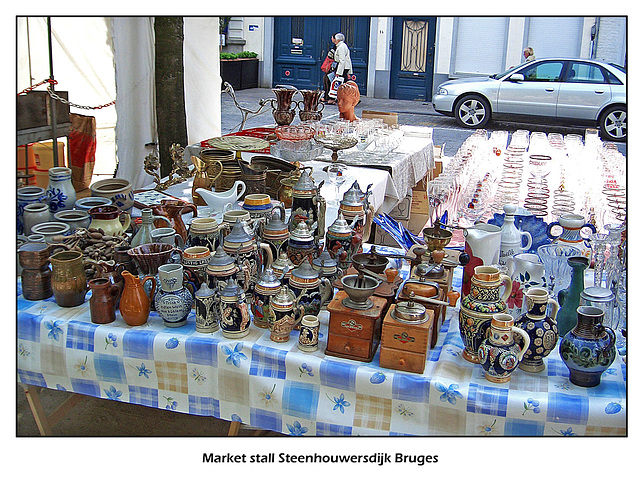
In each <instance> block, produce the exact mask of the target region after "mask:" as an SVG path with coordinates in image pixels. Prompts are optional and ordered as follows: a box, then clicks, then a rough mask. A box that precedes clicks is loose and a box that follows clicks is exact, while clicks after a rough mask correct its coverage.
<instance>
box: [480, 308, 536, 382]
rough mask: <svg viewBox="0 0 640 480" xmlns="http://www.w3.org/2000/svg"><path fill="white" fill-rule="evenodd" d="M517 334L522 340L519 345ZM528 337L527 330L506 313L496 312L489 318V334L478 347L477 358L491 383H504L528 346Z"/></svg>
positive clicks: (509, 378)
mask: <svg viewBox="0 0 640 480" xmlns="http://www.w3.org/2000/svg"><path fill="white" fill-rule="evenodd" d="M514 333H517V334H519V336H520V337H521V338H522V341H523V342H524V345H523V346H522V347H521V346H520V345H519V344H518V343H517V342H516V340H515V338H514V335H513V334H514ZM529 344H530V338H529V335H528V334H527V332H525V331H524V330H523V329H521V328H518V327H515V326H514V325H513V317H512V316H511V315H509V314H506V313H497V314H495V315H494V316H493V318H492V319H491V325H490V327H489V335H488V336H487V338H486V339H484V340H483V341H482V343H481V344H480V347H479V348H478V360H479V362H480V365H482V369H483V370H484V376H485V378H486V379H487V380H489V381H490V382H493V383H506V382H508V381H509V380H511V374H512V373H513V371H514V370H515V369H516V368H517V367H518V364H519V363H520V361H522V358H523V356H524V354H525V352H526V351H527V349H528V348H529Z"/></svg>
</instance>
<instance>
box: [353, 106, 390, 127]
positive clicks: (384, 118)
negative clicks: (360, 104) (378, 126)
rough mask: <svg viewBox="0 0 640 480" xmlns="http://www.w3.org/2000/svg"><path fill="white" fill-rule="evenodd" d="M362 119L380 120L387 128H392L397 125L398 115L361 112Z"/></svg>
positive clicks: (369, 111)
mask: <svg viewBox="0 0 640 480" xmlns="http://www.w3.org/2000/svg"><path fill="white" fill-rule="evenodd" d="M362 118H381V119H382V121H383V122H384V123H386V124H387V125H388V126H390V127H393V126H394V125H397V124H398V114H397V113H391V112H375V111H373V110H363V111H362Z"/></svg>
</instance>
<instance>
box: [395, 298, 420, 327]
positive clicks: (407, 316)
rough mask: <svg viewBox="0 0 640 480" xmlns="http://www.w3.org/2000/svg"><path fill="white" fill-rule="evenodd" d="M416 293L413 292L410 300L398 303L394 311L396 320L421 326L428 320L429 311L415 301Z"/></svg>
mask: <svg viewBox="0 0 640 480" xmlns="http://www.w3.org/2000/svg"><path fill="white" fill-rule="evenodd" d="M414 296H415V293H413V292H411V294H410V295H409V297H410V300H409V301H406V302H398V303H397V304H396V309H395V311H394V316H395V318H396V320H398V321H400V322H404V323H413V324H421V323H424V322H426V320H427V309H426V307H425V306H424V305H421V304H419V303H416V302H414V301H413V297H414Z"/></svg>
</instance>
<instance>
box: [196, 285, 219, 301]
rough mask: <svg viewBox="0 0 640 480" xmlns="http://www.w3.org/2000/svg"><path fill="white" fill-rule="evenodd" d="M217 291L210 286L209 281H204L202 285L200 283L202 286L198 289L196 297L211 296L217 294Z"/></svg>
mask: <svg viewBox="0 0 640 480" xmlns="http://www.w3.org/2000/svg"><path fill="white" fill-rule="evenodd" d="M215 293H216V291H215V290H214V289H213V288H210V287H209V284H208V283H207V282H202V285H200V288H199V289H198V290H197V291H196V298H202V297H211V296H212V295H215Z"/></svg>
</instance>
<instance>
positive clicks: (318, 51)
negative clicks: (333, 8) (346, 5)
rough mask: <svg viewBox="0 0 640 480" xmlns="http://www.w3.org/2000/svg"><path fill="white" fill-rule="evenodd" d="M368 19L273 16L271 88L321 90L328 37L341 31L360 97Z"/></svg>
mask: <svg viewBox="0 0 640 480" xmlns="http://www.w3.org/2000/svg"><path fill="white" fill-rule="evenodd" d="M369 20H370V19H369V17H275V19H274V39H273V42H274V48H273V86H276V85H292V86H294V87H296V88H299V89H320V90H322V89H323V84H322V79H323V76H324V72H322V70H320V66H321V65H322V62H323V61H324V59H325V57H326V55H327V52H328V51H329V49H330V48H331V47H332V46H333V43H331V36H332V35H333V34H335V33H338V32H342V33H344V35H345V37H346V40H345V41H346V43H347V45H348V46H349V49H350V51H351V62H352V64H353V74H354V75H355V77H356V83H357V84H358V87H359V88H360V94H361V95H366V93H367V64H368V62H367V60H368V57H369Z"/></svg>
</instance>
